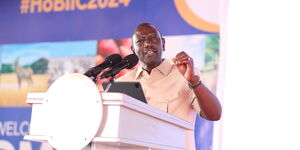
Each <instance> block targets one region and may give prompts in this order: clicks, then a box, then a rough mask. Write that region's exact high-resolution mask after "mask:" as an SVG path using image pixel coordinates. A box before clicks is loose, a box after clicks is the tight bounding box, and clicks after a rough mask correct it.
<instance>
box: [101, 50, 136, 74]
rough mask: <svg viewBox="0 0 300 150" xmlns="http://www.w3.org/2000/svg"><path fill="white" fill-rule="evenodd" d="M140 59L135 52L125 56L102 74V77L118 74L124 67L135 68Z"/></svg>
mask: <svg viewBox="0 0 300 150" xmlns="http://www.w3.org/2000/svg"><path fill="white" fill-rule="evenodd" d="M138 61H139V58H138V57H137V56H136V55H135V54H130V55H128V56H126V57H124V58H123V60H122V61H121V62H120V63H118V64H116V65H114V66H113V67H111V68H110V69H109V70H107V71H105V72H104V73H103V74H102V75H101V76H100V79H104V78H108V77H113V76H115V75H116V74H118V73H119V72H120V71H121V70H122V69H125V68H126V69H131V68H133V67H134V66H135V65H136V64H137V63H138Z"/></svg>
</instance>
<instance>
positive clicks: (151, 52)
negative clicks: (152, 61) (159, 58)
mask: <svg viewBox="0 0 300 150" xmlns="http://www.w3.org/2000/svg"><path fill="white" fill-rule="evenodd" d="M156 53H157V50H146V52H145V56H148V57H149V56H154V55H156Z"/></svg>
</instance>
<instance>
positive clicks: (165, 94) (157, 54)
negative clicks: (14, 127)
mask: <svg viewBox="0 0 300 150" xmlns="http://www.w3.org/2000/svg"><path fill="white" fill-rule="evenodd" d="M165 43H166V42H165V39H164V38H163V37H162V35H161V33H160V32H159V31H158V29H156V27H154V26H153V25H151V24H149V23H143V24H140V25H138V26H137V27H136V29H135V30H134V32H133V35H132V47H131V49H132V51H133V53H135V54H136V55H137V56H138V58H139V60H140V61H141V65H140V66H139V67H137V68H136V69H134V70H132V71H130V72H129V73H127V74H125V75H123V76H122V77H120V78H118V79H117V81H139V82H140V83H141V84H142V87H143V90H144V93H145V96H146V99H147V103H148V104H149V105H151V106H153V107H156V108H158V109H161V110H163V111H165V112H167V113H169V114H172V115H174V116H177V117H179V118H181V119H184V120H186V121H189V122H191V123H192V124H193V125H195V120H196V115H197V113H198V114H200V116H201V117H203V118H205V119H207V120H212V121H216V120H219V119H220V117H221V114H222V108H221V105H220V103H219V100H218V98H217V97H216V96H215V95H214V94H213V93H212V92H211V91H210V90H209V89H208V88H207V87H206V86H205V85H204V84H203V83H202V81H201V78H200V76H199V73H198V72H197V71H195V70H194V64H193V59H192V58H191V57H190V56H188V55H187V54H186V53H185V52H180V53H178V54H177V55H176V57H175V58H173V59H172V60H170V59H164V58H162V52H163V51H165ZM185 148H187V149H195V140H194V132H193V131H189V132H188V133H187V136H186V141H185Z"/></svg>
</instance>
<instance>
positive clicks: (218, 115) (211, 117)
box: [204, 109, 222, 121]
mask: <svg viewBox="0 0 300 150" xmlns="http://www.w3.org/2000/svg"><path fill="white" fill-rule="evenodd" d="M204 116H205V117H204V118H205V119H207V120H209V121H219V120H220V119H221V117H222V109H219V110H218V111H216V112H215V113H214V114H213V115H209V116H208V115H204Z"/></svg>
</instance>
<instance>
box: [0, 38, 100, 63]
mask: <svg viewBox="0 0 300 150" xmlns="http://www.w3.org/2000/svg"><path fill="white" fill-rule="evenodd" d="M96 53H97V41H95V40H93V41H75V42H74V41H72V42H71V41H69V42H51V43H50V42H47V43H32V44H8V45H0V63H2V64H3V63H13V62H14V60H15V59H16V58H17V57H19V60H20V63H21V65H25V64H31V63H32V62H34V61H36V60H38V59H39V58H50V57H71V56H94V55H96Z"/></svg>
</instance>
